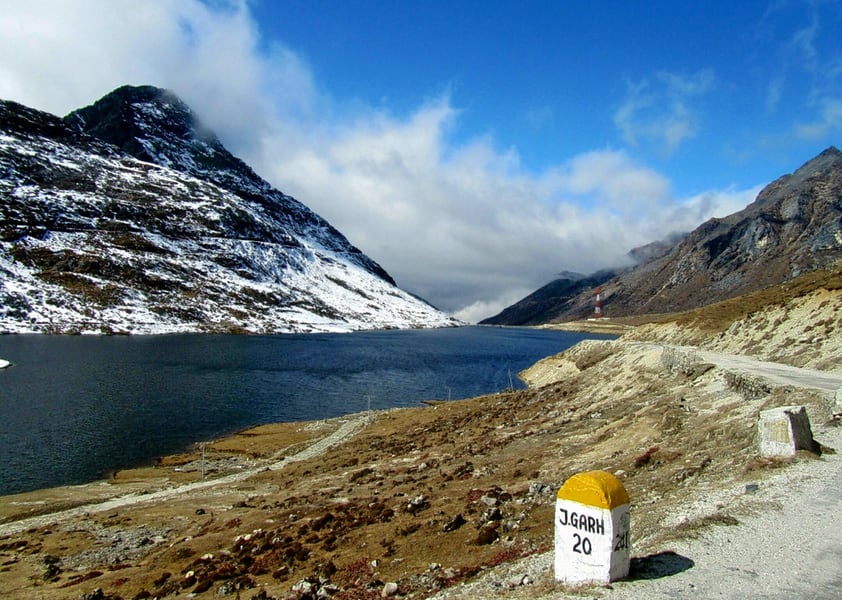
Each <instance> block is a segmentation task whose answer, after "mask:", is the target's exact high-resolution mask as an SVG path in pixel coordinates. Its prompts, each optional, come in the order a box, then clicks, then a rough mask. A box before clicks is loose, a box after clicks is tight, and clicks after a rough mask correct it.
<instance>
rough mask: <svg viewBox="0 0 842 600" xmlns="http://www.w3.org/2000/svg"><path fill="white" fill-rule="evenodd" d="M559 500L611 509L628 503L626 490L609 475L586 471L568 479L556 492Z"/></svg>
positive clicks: (618, 481)
mask: <svg viewBox="0 0 842 600" xmlns="http://www.w3.org/2000/svg"><path fill="white" fill-rule="evenodd" d="M558 499H559V500H572V501H573V502H578V503H579V504H586V505H587V506H596V507H597V508H607V509H612V508H616V507H617V506H622V505H623V504H628V503H629V494H628V492H626V488H625V487H624V486H623V484H622V483H621V482H620V480H619V479H617V478H616V477H615V476H614V475H612V474H611V473H606V472H605V471H588V472H586V473H577V474H576V475H574V476H573V477H570V478H569V479H568V480H567V481H565V482H564V485H563V486H561V489H560V490H559V491H558Z"/></svg>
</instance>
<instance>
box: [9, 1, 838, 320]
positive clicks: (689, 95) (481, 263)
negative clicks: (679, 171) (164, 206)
mask: <svg viewBox="0 0 842 600" xmlns="http://www.w3.org/2000/svg"><path fill="white" fill-rule="evenodd" d="M4 4H7V6H5V7H3V10H2V12H0V54H2V55H3V56H4V57H7V58H6V59H4V64H3V65H2V66H0V97H3V98H7V99H12V100H15V101H18V102H21V103H24V104H27V105H30V106H33V107H35V108H39V109H42V110H47V111H50V112H53V113H56V114H59V115H63V114H66V113H67V112H69V111H70V110H72V109H74V108H77V107H80V106H83V105H86V104H89V103H91V102H92V101H94V100H95V99H97V98H99V97H100V96H102V95H103V94H105V93H106V92H108V91H110V90H112V89H114V88H116V87H118V86H120V85H122V84H126V83H128V84H151V85H156V86H160V87H166V88H169V89H172V90H174V91H175V92H176V93H177V94H178V95H179V96H181V98H182V99H183V100H184V101H185V102H187V103H188V104H189V105H190V106H191V107H193V108H194V110H195V111H196V112H197V113H198V114H199V116H200V117H201V118H202V119H203V121H204V122H205V123H206V124H207V126H208V127H210V128H211V129H213V130H214V131H215V132H216V133H217V134H218V135H219V137H220V139H221V140H222V141H223V143H224V144H225V145H226V146H227V147H228V148H230V149H231V150H232V152H233V153H234V154H236V155H238V156H240V157H241V158H243V159H244V160H245V161H246V162H247V163H249V164H250V165H251V166H252V167H254V168H255V170H256V171H257V172H258V173H259V174H260V175H261V176H263V177H264V178H266V179H267V180H269V181H270V182H271V183H272V184H273V185H275V186H277V187H278V188H279V189H281V190H283V191H284V192H285V193H288V194H291V195H293V196H295V197H296V198H297V199H298V200H300V201H301V202H303V203H304V204H306V205H307V206H309V207H311V208H312V209H313V210H315V211H316V212H318V213H319V214H321V215H322V216H323V217H325V218H326V219H327V220H328V221H330V222H331V223H332V224H333V225H334V226H335V227H337V228H338V229H339V230H340V231H341V232H342V233H344V234H345V235H346V236H347V237H348V238H349V239H350V240H351V242H352V243H353V244H355V245H357V246H358V247H360V248H361V249H362V250H363V251H364V252H365V253H367V254H368V255H369V256H371V257H372V258H373V259H375V260H376V261H378V262H379V263H380V264H381V265H383V267H384V268H386V270H388V271H389V272H390V273H391V274H392V276H393V277H394V278H395V279H396V280H397V282H398V284H399V285H400V286H401V287H403V288H404V289H407V290H409V291H411V292H414V293H416V294H419V295H421V296H422V297H424V298H426V299H428V300H429V301H431V302H432V303H433V304H435V305H437V306H438V307H439V308H441V309H443V310H446V311H449V312H452V313H455V314H457V316H459V317H461V318H464V319H467V320H478V319H481V318H483V317H487V316H489V315H491V314H494V313H496V312H497V311H499V310H500V309H501V308H503V307H504V306H506V305H507V304H510V303H511V302H513V301H515V300H517V299H518V298H520V297H522V296H524V295H526V294H527V293H529V292H531V291H533V290H534V289H535V288H537V287H538V286H540V285H542V284H544V283H546V282H547V281H549V280H550V279H552V278H553V277H554V275H555V274H556V273H558V272H559V271H562V270H571V271H580V272H589V271H593V270H596V269H599V268H602V267H606V266H614V265H617V264H619V263H621V262H622V261H623V260H624V255H625V253H626V252H627V251H628V250H629V249H631V248H632V247H634V246H637V245H641V244H645V243H648V242H650V241H653V240H655V239H660V238H662V237H664V236H666V235H667V234H669V233H671V232H674V231H680V230H689V229H692V228H693V227H695V226H697V225H698V224H699V223H700V222H702V221H704V220H706V219H708V218H710V217H712V216H725V215H727V214H730V213H731V212H734V211H736V210H739V209H741V208H743V207H744V206H745V205H747V204H748V203H749V202H751V201H752V200H753V199H754V197H755V195H756V194H757V192H758V191H759V188H760V185H761V184H765V183H768V182H758V186H757V187H752V188H750V189H725V190H708V191H705V192H703V193H700V194H698V195H695V196H693V197H689V198H680V197H677V196H676V193H675V192H674V190H673V186H672V184H671V182H670V180H669V178H668V177H666V176H665V175H664V174H662V173H659V172H657V171H656V170H654V169H652V168H651V167H649V166H647V165H646V164H643V163H642V162H641V161H639V160H637V159H636V158H635V157H634V156H633V155H632V154H631V153H630V151H628V150H625V149H623V148H620V147H617V148H615V147H611V146H608V145H599V144H597V145H595V147H594V148H593V149H591V150H589V151H586V152H582V153H580V154H578V155H576V156H572V157H570V158H569V159H568V160H566V161H565V162H563V163H561V164H558V165H555V166H553V167H550V168H545V169H542V170H540V171H538V172H535V171H533V170H530V169H529V168H528V167H526V166H524V165H523V164H522V163H521V160H520V158H519V154H518V149H517V148H516V147H501V146H500V144H499V143H498V142H497V141H496V140H495V138H494V134H493V132H492V131H491V129H489V132H487V133H485V134H480V135H477V136H473V137H468V138H466V137H465V136H464V135H460V134H461V131H460V119H461V118H462V116H463V114H464V111H465V110H469V109H468V108H462V107H460V106H458V105H457V103H456V101H454V97H453V96H454V94H453V93H451V92H449V91H447V90H444V91H441V90H433V91H432V93H431V95H430V96H428V97H426V98H421V99H419V101H418V104H417V106H416V107H415V108H414V109H413V110H411V111H408V112H406V113H405V114H397V113H395V112H394V111H392V110H390V109H389V108H388V106H383V105H379V106H372V105H370V104H367V103H365V102H363V101H360V100H356V99H338V98H335V97H332V96H331V93H330V82H329V81H321V80H320V78H319V74H318V72H317V71H316V69H315V68H314V67H312V66H311V65H309V64H308V62H307V57H305V56H301V55H299V54H297V53H296V52H294V51H293V50H291V49H290V48H288V47H286V46H284V45H283V44H282V43H280V42H278V41H275V40H269V39H266V38H265V37H263V35H262V33H261V28H260V26H259V24H258V23H257V22H256V21H255V18H254V16H253V14H252V12H251V10H250V7H249V4H248V3H246V2H231V3H225V2H214V3H210V4H205V3H202V2H199V1H197V0H147V1H144V2H140V3H131V7H130V10H129V7H128V6H127V4H128V3H123V2H111V1H93V0H90V1H83V2H74V3H72V4H71V3H67V2H63V1H61V0H54V1H46V0H44V1H40V2H37V3H27V4H26V5H25V6H24V5H23V3H20V4H19V3H13V2H8V3H5V2H4ZM30 4H31V5H30ZM714 80H715V75H714V73H713V72H711V71H699V72H697V73H696V74H694V75H691V76H687V77H683V78H682V77H679V76H676V75H671V74H669V73H666V72H661V73H659V74H658V75H657V76H655V77H654V78H653V79H652V80H651V81H638V82H635V83H629V84H628V85H629V90H628V91H629V94H628V96H627V100H626V102H625V104H623V105H622V106H621V107H620V108H618V110H617V111H616V112H615V114H614V115H613V116H614V121H615V124H616V126H617V128H618V130H619V132H620V135H621V136H622V137H623V138H624V139H625V140H626V142H628V143H629V144H630V146H632V147H633V146H634V144H636V143H638V142H639V141H640V140H642V139H645V138H654V137H656V136H657V137H659V142H658V143H661V144H663V146H664V148H665V150H666V151H674V150H675V148H676V147H678V145H680V144H681V143H682V142H683V141H684V140H686V139H687V138H689V137H692V136H694V135H696V134H697V132H698V129H699V124H698V119H697V116H696V113H695V112H694V108H693V106H692V102H693V99H694V98H696V97H698V96H700V95H703V94H705V93H707V92H708V90H709V89H710V86H711V85H712V84H713V81H714ZM658 107H660V108H661V109H663V112H658ZM823 114H825V117H824V121H827V122H831V121H833V122H836V121H838V120H839V114H842V111H840V110H839V107H838V106H837V105H834V104H832V103H831V102H827V103H826V109H825V111H824V113H823ZM607 118H609V119H610V118H611V115H608V116H607ZM824 121H822V122H816V123H805V124H804V127H805V135H807V134H809V128H811V127H812V128H816V127H820V126H826V124H825V123H824Z"/></svg>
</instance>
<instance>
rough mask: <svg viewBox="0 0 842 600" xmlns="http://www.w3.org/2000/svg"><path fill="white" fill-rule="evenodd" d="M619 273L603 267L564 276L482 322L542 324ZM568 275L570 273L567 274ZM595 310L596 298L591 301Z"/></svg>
mask: <svg viewBox="0 0 842 600" xmlns="http://www.w3.org/2000/svg"><path fill="white" fill-rule="evenodd" d="M616 274H617V272H616V271H600V272H598V273H594V274H593V275H590V276H584V275H583V276H580V277H570V276H562V277H560V278H559V279H555V280H553V281H551V282H550V283H548V284H547V285H545V286H544V287H542V288H539V289H538V290H536V291H534V292H532V293H531V294H529V295H528V296H527V297H526V298H524V299H523V300H519V301H518V302H516V303H514V304H512V305H511V306H509V307H508V308H506V309H505V310H503V311H502V312H501V313H499V314H497V315H495V316H493V317H489V318H488V319H484V320H482V321H480V325H540V324H542V323H551V322H553V321H555V320H557V319H558V318H559V317H560V316H561V315H564V314H565V313H566V312H567V311H569V310H570V309H571V307H572V304H573V302H574V301H576V299H577V298H578V297H579V296H580V295H581V294H589V295H590V296H591V298H592V299H593V290H594V288H596V287H597V286H599V285H602V284H603V283H605V282H606V281H608V280H609V279H610V278H611V277H613V276H615V275H616ZM565 275H566V274H565ZM590 310H591V312H593V300H592V301H591V309H590Z"/></svg>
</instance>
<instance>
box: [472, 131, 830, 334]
mask: <svg viewBox="0 0 842 600" xmlns="http://www.w3.org/2000/svg"><path fill="white" fill-rule="evenodd" d="M644 248H646V247H644ZM637 257H638V258H642V259H643V261H644V262H642V263H641V264H639V265H637V266H636V267H634V268H632V269H629V270H626V271H623V272H619V273H616V274H614V275H613V276H612V277H611V278H609V279H608V280H606V281H601V282H599V284H601V285H602V288H603V309H604V314H605V315H606V316H608V317H612V316H614V317H619V316H629V315H640V314H654V313H671V312H678V311H684V310H690V309H693V308H697V307H700V306H704V305H707V304H711V303H713V302H717V301H721V300H725V299H728V298H733V297H735V296H739V295H741V294H746V293H749V292H753V291H756V290H759V289H762V288H765V287H768V286H771V285H775V284H779V283H782V282H785V281H788V280H790V279H792V278H795V277H797V276H799V275H801V274H803V273H809V272H812V271H815V270H818V269H824V268H830V267H832V265H833V264H834V263H836V262H837V261H839V260H841V259H842V152H840V151H839V150H838V149H837V148H835V147H831V148H828V149H827V150H825V151H824V152H822V153H821V154H819V155H818V156H816V157H815V158H813V159H812V160H810V161H809V162H807V163H806V164H804V165H803V166H802V167H801V168H799V169H798V170H797V171H795V172H794V173H792V174H790V175H785V176H783V177H780V178H779V179H777V180H776V181H774V182H772V183H771V184H769V185H767V186H766V187H765V188H764V189H763V190H762V191H761V192H760V194H758V196H757V199H756V200H755V201H754V202H752V203H751V204H750V205H748V206H747V207H746V208H745V209H743V210H741V211H739V212H737V213H734V214H732V215H730V216H728V217H725V218H723V219H711V220H709V221H707V222H706V223H704V224H702V225H701V226H699V227H698V228H697V229H695V230H694V231H692V232H690V233H689V234H687V236H686V237H684V238H683V239H682V238H679V241H678V242H677V243H676V244H674V245H670V244H669V243H667V244H658V245H655V246H652V247H650V248H648V249H647V250H645V251H641V252H640V253H638V255H637ZM556 284H557V282H553V283H551V284H550V285H549V286H546V287H545V288H542V289H541V290H538V291H537V292H535V293H534V294H531V295H530V296H528V297H527V298H525V299H524V300H522V301H520V302H518V303H516V304H515V305H513V306H512V307H509V308H507V309H506V310H505V311H503V312H502V313H500V315H497V316H495V317H492V318H490V319H488V320H487V321H486V322H495V323H499V324H507V325H525V324H538V323H547V322H551V321H555V322H562V321H571V320H577V319H582V318H586V317H588V316H590V315H591V314H592V313H593V289H592V288H593V287H594V285H597V284H594V285H592V286H587V287H583V288H582V289H581V290H580V291H578V292H576V293H575V295H574V296H572V297H571V295H570V294H571V293H573V292H574V291H575V290H573V289H572V288H567V290H566V292H565V293H564V294H561V295H559V296H558V298H556V299H553V298H552V295H551V294H549V293H547V289H548V288H550V289H552V288H553V287H555V286H556ZM558 286H559V287H561V288H564V284H563V283H560V284H558ZM542 290H543V292H542ZM536 295H538V297H539V298H545V299H546V300H548V302H546V303H545V304H544V305H543V306H542V307H541V309H540V310H534V311H533V312H532V313H529V311H525V310H523V308H524V304H522V303H526V305H528V304H529V302H527V300H528V299H529V298H533V297H535V296H536ZM533 299H534V298H533ZM515 307H520V308H519V309H518V310H512V309H514V308H515ZM503 315H508V316H507V317H505V318H504V317H503Z"/></svg>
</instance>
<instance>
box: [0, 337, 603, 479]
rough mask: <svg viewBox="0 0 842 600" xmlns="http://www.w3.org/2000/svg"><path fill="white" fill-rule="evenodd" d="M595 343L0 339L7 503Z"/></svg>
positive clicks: (450, 392) (456, 389)
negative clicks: (196, 446)
mask: <svg viewBox="0 0 842 600" xmlns="http://www.w3.org/2000/svg"><path fill="white" fill-rule="evenodd" d="M592 337H598V336H592V335H585V334H577V333H570V332H561V331H546V330H535V329H517V328H506V329H501V328H490V327H462V328H454V329H433V330H412V331H405V330H402V331H376V332H360V333H351V334H306V335H273V336H236V335H166V336H131V337H119V336H118V337H99V336H37V335H7V336H0V359H6V360H9V361H11V362H12V363H13V365H12V366H11V367H9V368H6V369H0V451H1V452H2V460H0V495H3V494H12V493H17V492H23V491H29V490H33V489H39V488H44V487H52V486H57V485H66V484H77V483H84V482H89V481H93V480H96V479H99V478H101V477H103V476H105V475H107V474H108V473H109V472H113V471H114V470H118V469H123V468H127V467H130V466H137V465H140V464H149V463H151V462H152V461H153V460H154V459H155V458H156V457H159V456H163V455H167V454H172V453H176V452H179V451H182V450H184V449H185V448H187V447H189V446H190V445H191V444H193V443H195V442H198V441H203V440H211V439H215V438H219V437H221V436H224V435H227V434H231V433H233V432H235V431H239V430H241V429H244V428H247V427H250V426H253V425H258V424H262V423H273V422H280V421H300V420H315V419H323V418H329V417H336V416H340V415H343V414H349V413H353V412H359V411H363V410H367V409H368V408H371V409H384V408H394V407H408V406H418V405H419V403H420V402H421V401H422V400H434V399H438V400H446V399H457V398H467V397H472V396H478V395H481V394H486V393H491V392H496V391H501V390H504V389H506V388H508V387H509V386H513V387H515V388H522V387H523V384H522V383H521V382H520V381H519V380H518V379H517V373H518V372H519V371H521V370H523V369H525V368H526V367H528V366H530V365H532V364H533V363H535V362H536V361H537V360H539V359H541V358H543V357H545V356H550V355H552V354H555V353H557V352H561V351H562V350H565V349H566V348H569V347H570V346H572V345H574V344H575V343H577V342H578V341H580V340H582V339H585V338H592Z"/></svg>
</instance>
